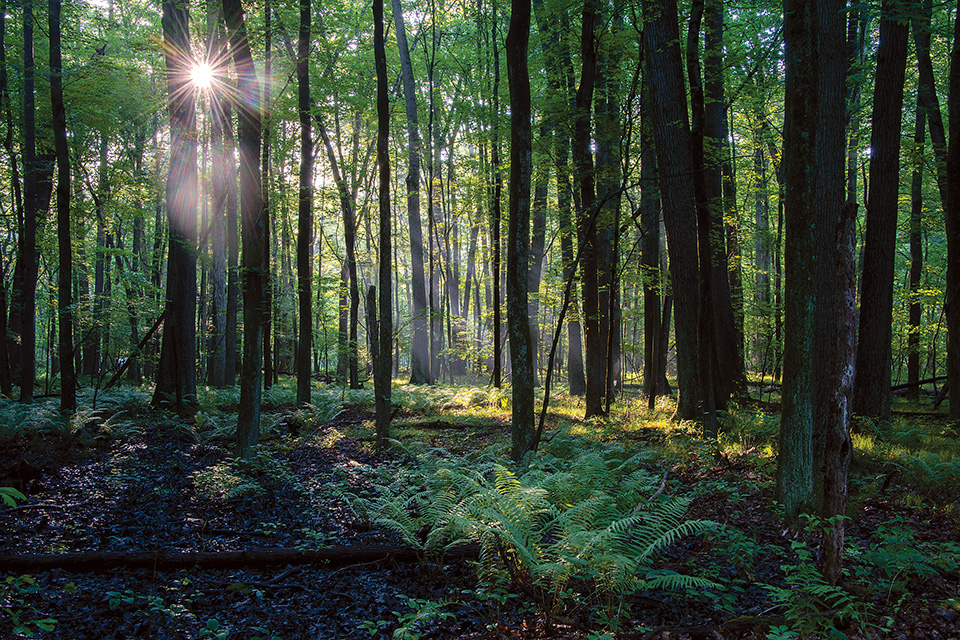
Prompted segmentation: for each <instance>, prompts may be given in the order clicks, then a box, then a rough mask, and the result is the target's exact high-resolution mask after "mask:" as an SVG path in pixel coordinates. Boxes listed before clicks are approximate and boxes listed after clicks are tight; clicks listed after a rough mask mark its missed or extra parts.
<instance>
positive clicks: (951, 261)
mask: <svg viewBox="0 0 960 640" xmlns="http://www.w3.org/2000/svg"><path fill="white" fill-rule="evenodd" d="M948 104H949V105H950V115H949V125H950V144H949V146H948V148H947V184H948V185H949V187H948V193H947V202H946V206H944V210H945V214H946V215H945V217H946V231H947V282H946V290H947V291H946V298H947V300H946V305H945V306H946V316H947V376H948V377H949V380H948V381H947V384H948V385H949V387H950V388H951V389H953V390H954V392H953V393H951V394H950V419H951V420H957V419H960V393H957V392H956V390H960V19H958V18H957V17H955V18H954V22H953V52H952V53H951V54H950V98H949V101H948ZM931 122H932V120H931ZM930 130H931V132H932V131H933V127H932V126H931V128H930Z"/></svg>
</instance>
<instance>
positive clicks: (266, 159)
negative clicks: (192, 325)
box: [260, 0, 276, 389]
mask: <svg viewBox="0 0 960 640" xmlns="http://www.w3.org/2000/svg"><path fill="white" fill-rule="evenodd" d="M270 4H271V0H265V2H264V9H263V20H264V25H263V27H264V28H263V31H264V56H263V59H264V67H263V86H262V87H261V90H262V91H263V109H262V111H261V114H260V118H261V121H260V127H261V139H262V144H261V145H260V151H261V154H262V155H261V159H260V171H261V176H260V201H261V202H262V206H263V214H262V215H263V220H264V222H263V231H264V234H265V236H264V237H265V239H264V242H263V246H264V256H263V260H264V265H265V271H264V283H263V285H264V286H263V295H264V300H263V388H264V389H270V387H272V386H273V381H274V378H275V376H276V371H275V370H274V366H273V363H274V353H273V340H272V338H271V336H272V334H273V332H274V330H275V327H274V306H275V305H274V291H273V288H274V282H275V278H274V274H273V271H272V266H271V264H270V248H271V234H273V233H276V228H274V229H273V231H271V229H270V225H271V224H273V225H274V227H276V223H275V222H273V221H272V218H273V215H272V213H271V211H270V176H271V168H270V134H271V122H270V90H271V89H270V83H271V81H272V80H273V74H272V67H273V58H272V52H271V47H272V43H273V30H272V27H271V26H270V23H271V19H272V15H271V10H270Z"/></svg>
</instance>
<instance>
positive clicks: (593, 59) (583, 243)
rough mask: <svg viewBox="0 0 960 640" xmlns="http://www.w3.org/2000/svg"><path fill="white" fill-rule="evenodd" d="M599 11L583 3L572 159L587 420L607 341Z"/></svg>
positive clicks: (601, 387)
mask: <svg viewBox="0 0 960 640" xmlns="http://www.w3.org/2000/svg"><path fill="white" fill-rule="evenodd" d="M596 25H597V7H596V4H595V2H594V0H584V3H583V18H582V30H581V35H580V51H581V71H580V86H579V88H578V89H577V98H576V112H575V116H574V134H573V135H574V137H573V159H574V165H575V167H576V178H575V183H576V184H577V185H578V186H579V192H580V206H579V208H578V211H577V229H578V232H579V237H580V256H581V260H580V264H581V274H582V276H581V278H582V279H581V283H580V284H581V290H582V295H583V315H582V320H583V337H584V346H585V350H584V365H585V366H584V373H585V374H586V381H587V384H586V396H585V400H586V409H585V412H584V417H586V418H590V417H592V416H598V415H602V414H603V407H604V399H605V397H606V394H605V389H606V358H605V357H604V356H605V355H606V341H605V340H604V339H603V338H604V336H603V333H602V326H601V324H602V320H601V315H604V316H605V315H606V313H605V312H606V310H605V309H603V310H601V307H600V284H601V282H600V272H599V269H600V262H599V260H600V256H599V246H598V245H599V238H598V235H597V227H598V225H599V224H600V221H599V220H598V218H599V215H598V213H597V212H596V210H595V209H596V207H597V198H596V183H595V176H594V165H593V154H592V153H591V151H590V145H591V143H592V142H593V136H592V135H591V131H592V127H591V117H590V116H591V112H592V108H593V92H594V87H595V86H596V82H597V79H596V75H597V43H596V35H597V34H596V33H595V30H596Z"/></svg>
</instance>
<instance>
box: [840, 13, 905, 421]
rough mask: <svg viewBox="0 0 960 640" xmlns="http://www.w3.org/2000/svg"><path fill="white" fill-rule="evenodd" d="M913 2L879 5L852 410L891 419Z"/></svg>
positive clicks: (865, 414) (864, 414)
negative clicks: (905, 99) (896, 269)
mask: <svg viewBox="0 0 960 640" xmlns="http://www.w3.org/2000/svg"><path fill="white" fill-rule="evenodd" d="M911 5H912V2H911V0H906V1H905V2H902V3H898V2H894V1H893V0H886V1H885V2H883V3H882V4H881V8H880V14H881V17H880V45H879V48H878V50H877V72H876V81H875V84H874V95H873V123H872V127H871V129H872V134H871V136H870V185H869V191H868V194H867V215H866V219H867V222H866V232H865V234H864V246H863V284H862V286H861V293H860V327H859V331H858V332H857V335H858V342H857V379H856V382H855V384H854V391H853V411H854V413H856V414H858V415H863V416H874V417H879V418H881V419H884V420H889V419H890V402H891V399H892V392H891V390H890V378H891V375H890V367H891V364H892V352H891V340H892V335H893V331H892V325H893V271H894V253H895V251H896V241H897V210H898V199H899V187H900V178H899V176H900V121H901V118H902V112H903V81H904V74H905V71H906V64H907V39H908V33H909V23H908V22H907V21H906V20H904V19H903V15H904V12H905V11H907V10H908V9H909V7H910V6H911Z"/></svg>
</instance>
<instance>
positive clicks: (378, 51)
mask: <svg viewBox="0 0 960 640" xmlns="http://www.w3.org/2000/svg"><path fill="white" fill-rule="evenodd" d="M373 23H374V36H373V50H374V61H375V63H376V68H377V164H378V165H379V168H380V185H379V187H380V188H379V195H380V198H379V211H380V269H379V272H380V277H379V281H380V301H379V316H380V317H379V318H378V320H379V327H378V328H379V340H378V342H379V349H374V353H375V354H376V358H377V361H376V362H375V364H374V380H373V384H374V393H375V394H376V426H377V446H378V447H381V448H382V447H383V445H384V441H385V440H386V439H387V438H388V437H389V436H390V417H391V377H390V372H391V370H392V369H393V365H392V362H391V359H392V357H393V342H392V341H393V312H392V309H391V307H390V297H391V291H392V290H393V285H392V282H391V279H390V268H391V265H390V258H391V255H390V252H391V251H392V249H391V233H392V232H391V225H390V218H391V211H390V146H389V144H390V102H389V97H388V95H387V54H386V47H385V45H384V42H383V29H384V26H383V0H374V3H373ZM418 213H419V212H418ZM371 302H372V301H371ZM370 306H371V307H372V306H373V305H372V304H371V305H370ZM370 330H371V331H372V332H374V333H373V334H372V335H377V333H376V330H375V328H374V327H371V328H370Z"/></svg>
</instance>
